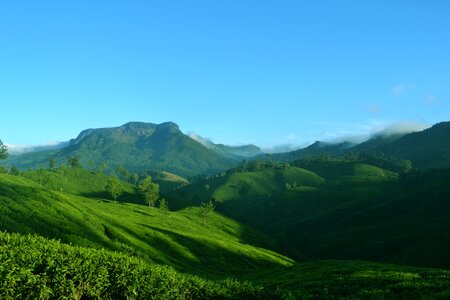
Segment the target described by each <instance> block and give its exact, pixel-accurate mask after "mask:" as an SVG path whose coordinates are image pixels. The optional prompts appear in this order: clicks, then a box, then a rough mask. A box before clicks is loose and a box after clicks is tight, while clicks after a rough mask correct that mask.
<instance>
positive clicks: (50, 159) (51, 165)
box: [48, 157, 56, 169]
mask: <svg viewBox="0 0 450 300" xmlns="http://www.w3.org/2000/svg"><path fill="white" fill-rule="evenodd" d="M55 165H56V161H55V159H54V158H53V157H50V158H49V159H48V166H49V168H50V169H53V168H54V167H55Z"/></svg>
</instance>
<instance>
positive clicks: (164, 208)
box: [159, 198, 169, 213]
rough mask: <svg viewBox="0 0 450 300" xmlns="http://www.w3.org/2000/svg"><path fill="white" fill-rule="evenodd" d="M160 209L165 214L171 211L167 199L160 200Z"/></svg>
mask: <svg viewBox="0 0 450 300" xmlns="http://www.w3.org/2000/svg"><path fill="white" fill-rule="evenodd" d="M159 209H160V210H161V211H162V212H164V213H166V212H168V211H169V203H167V200H166V199H164V198H162V199H161V200H159Z"/></svg>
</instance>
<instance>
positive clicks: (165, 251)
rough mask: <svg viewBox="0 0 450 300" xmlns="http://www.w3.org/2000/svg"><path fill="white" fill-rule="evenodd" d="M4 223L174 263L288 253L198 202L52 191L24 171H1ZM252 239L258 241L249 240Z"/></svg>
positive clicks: (236, 266) (257, 261)
mask: <svg viewBox="0 0 450 300" xmlns="http://www.w3.org/2000/svg"><path fill="white" fill-rule="evenodd" d="M0 214H1V215H2V218H1V219H0V228H1V230H7V231H9V232H21V233H37V234H40V235H43V236H46V237H51V238H58V239H61V241H63V242H71V243H73V244H76V245H83V246H90V247H96V248H99V247H105V248H108V249H112V250H117V251H121V252H124V253H128V254H133V255H137V256H139V257H142V258H145V259H146V260H148V261H154V262H158V263H164V264H170V265H172V266H174V267H175V268H177V269H180V270H184V271H195V272H214V273H216V274H226V273H229V272H234V271H236V270H239V271H243V270H252V269H259V268H266V267H269V266H277V265H290V264H291V260H289V259H287V258H286V257H283V256H281V255H279V254H276V253H274V252H272V251H269V250H266V249H265V248H276V246H275V244H274V243H273V241H272V240H270V239H269V238H267V237H265V236H264V235H262V234H259V233H258V232H256V231H254V230H252V229H250V228H249V227H247V226H244V225H241V224H239V223H237V222H236V221H233V220H231V219H228V218H225V217H223V216H221V215H219V214H217V213H208V214H205V213H204V212H203V211H202V210H201V209H199V208H193V209H187V210H184V211H180V212H169V213H164V212H161V211H159V210H158V209H156V208H149V207H146V206H144V205H136V204H128V203H120V202H119V203H117V204H116V203H114V202H112V201H108V200H102V199H97V200H93V199H89V198H86V197H81V196H76V195H73V194H69V193H66V192H64V191H63V192H62V193H61V192H56V191H50V190H48V189H46V188H44V187H42V186H41V185H39V184H37V183H35V182H32V181H30V180H28V179H26V178H22V177H15V176H9V175H3V174H2V175H0ZM252 245H257V246H258V247H256V246H252Z"/></svg>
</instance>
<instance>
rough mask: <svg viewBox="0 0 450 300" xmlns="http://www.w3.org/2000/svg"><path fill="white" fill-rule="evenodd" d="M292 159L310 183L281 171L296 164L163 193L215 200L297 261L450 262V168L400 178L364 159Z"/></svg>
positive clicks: (177, 197) (174, 197) (186, 198)
mask: <svg viewBox="0 0 450 300" xmlns="http://www.w3.org/2000/svg"><path fill="white" fill-rule="evenodd" d="M295 164H297V165H299V166H301V167H304V168H307V167H308V168H310V169H311V170H312V171H314V172H311V171H303V174H305V175H306V174H310V175H308V177H310V178H315V179H314V181H312V182H305V181H303V182H302V181H301V177H300V178H297V179H295V181H296V182H294V181H293V180H292V179H290V178H289V177H288V176H286V175H287V174H288V170H292V172H296V173H297V172H298V170H304V169H302V168H298V167H295V166H294V167H292V166H291V167H290V168H287V169H285V170H258V171H253V172H236V173H232V174H228V175H226V176H223V177H220V178H211V179H208V180H206V181H204V182H199V183H196V184H192V185H189V186H185V187H183V188H180V189H178V190H175V191H174V192H172V193H171V194H170V195H168V198H169V199H170V200H171V201H172V202H175V203H177V204H179V205H180V203H182V202H183V201H187V202H188V203H189V204H188V205H192V203H199V202H205V201H209V199H211V198H214V200H216V203H217V210H218V211H220V212H222V213H223V214H225V215H228V216H230V217H232V218H234V219H236V220H238V221H240V222H243V223H245V224H247V225H250V226H252V227H253V228H256V229H258V230H261V231H263V232H264V233H266V234H268V235H270V236H272V237H273V238H275V239H276V240H277V241H278V243H279V244H280V245H282V248H283V249H284V250H285V251H286V253H288V254H289V255H291V256H292V257H295V258H299V259H304V258H305V257H314V258H324V259H368V260H378V261H390V262H395V263H403V264H410V265H419V266H433V267H446V268H447V267H450V258H449V257H448V256H447V255H445V254H444V253H447V252H450V235H449V232H450V231H449V228H450V218H449V217H448V216H449V215H450V202H449V201H448V196H447V195H449V194H450V190H449V187H448V184H446V182H448V180H450V175H449V174H450V171H442V172H437V173H435V172H431V173H425V174H422V173H414V172H413V173H410V174H411V175H408V176H406V177H402V178H400V179H399V177H398V175H397V174H396V173H394V172H391V171H388V170H385V169H382V168H379V167H376V166H373V165H370V164H366V163H359V162H346V161H322V162H320V163H313V162H311V161H310V162H309V163H305V162H302V161H300V162H295V163H294V165H295ZM273 174H279V175H277V176H274V175H273ZM417 174H421V175H420V176H419V175H417ZM415 176H419V177H418V178H416V177H415ZM294 183H295V184H294ZM206 187H208V189H206ZM189 195H192V198H189ZM177 201H178V202H177Z"/></svg>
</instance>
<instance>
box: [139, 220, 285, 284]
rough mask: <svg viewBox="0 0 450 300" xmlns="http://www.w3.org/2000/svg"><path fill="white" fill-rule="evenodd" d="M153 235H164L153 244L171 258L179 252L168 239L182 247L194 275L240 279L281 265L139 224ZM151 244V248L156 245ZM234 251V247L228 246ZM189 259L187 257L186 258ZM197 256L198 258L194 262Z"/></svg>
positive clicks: (201, 239)
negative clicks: (153, 233) (247, 274)
mask: <svg viewBox="0 0 450 300" xmlns="http://www.w3.org/2000/svg"><path fill="white" fill-rule="evenodd" d="M140 225H141V226H144V227H146V228H148V229H150V230H153V231H154V232H157V233H160V234H162V235H164V239H163V238H156V239H157V240H158V243H156V244H153V245H154V246H155V247H158V249H159V250H160V251H162V252H163V253H166V254H167V255H169V256H172V257H173V256H174V255H175V254H176V253H177V252H178V253H179V250H176V249H173V247H171V245H170V243H168V242H167V241H166V240H167V239H169V240H171V241H174V242H176V243H177V244H179V245H180V246H181V247H182V248H183V249H184V250H185V251H187V252H188V253H189V255H188V256H189V257H191V258H190V261H191V263H193V266H192V267H191V272H192V273H194V274H201V273H204V271H207V272H208V274H209V275H211V274H214V276H215V277H217V278H225V277H229V276H232V277H239V276H244V275H245V274H246V273H253V272H255V271H257V270H267V269H272V268H279V267H280V266H281V264H278V263H276V262H274V261H270V260H268V259H264V258H257V257H254V256H252V255H251V254H250V253H245V252H244V251H242V250H240V249H235V250H234V251H233V250H230V249H227V248H224V247H221V246H220V244H221V242H218V243H217V244H212V243H211V240H206V239H204V238H202V237H198V238H193V237H188V236H185V235H181V234H179V233H176V232H173V231H169V230H165V229H162V228H157V227H154V226H150V225H146V224H140ZM153 245H152V246H153ZM227 246H229V247H230V248H232V247H233V246H232V244H229V245H227ZM183 256H185V257H186V255H183ZM192 257H194V258H195V259H192ZM175 263H177V264H179V265H180V263H181V265H183V264H184V263H183V262H180V261H175ZM178 269H179V270H180V271H186V269H184V268H181V269H180V268H178Z"/></svg>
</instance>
